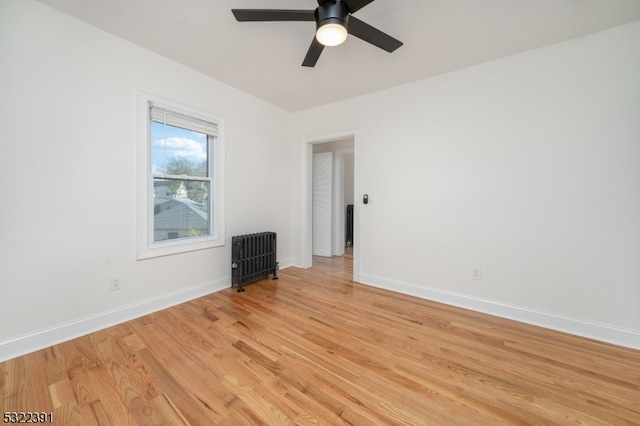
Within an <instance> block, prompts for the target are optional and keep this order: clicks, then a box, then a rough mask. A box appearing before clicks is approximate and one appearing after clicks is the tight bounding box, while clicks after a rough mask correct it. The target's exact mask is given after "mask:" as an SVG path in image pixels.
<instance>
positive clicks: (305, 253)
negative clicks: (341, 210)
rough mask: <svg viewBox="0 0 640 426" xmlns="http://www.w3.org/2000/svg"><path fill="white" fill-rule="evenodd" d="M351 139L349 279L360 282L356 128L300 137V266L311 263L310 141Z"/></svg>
mask: <svg viewBox="0 0 640 426" xmlns="http://www.w3.org/2000/svg"><path fill="white" fill-rule="evenodd" d="M349 138H351V139H353V197H354V203H353V204H354V205H353V281H355V282H360V203H359V202H358V197H359V194H360V161H359V159H360V138H359V137H358V132H357V131H353V130H351V131H345V132H342V133H334V134H330V135H324V136H316V137H310V138H304V139H303V140H302V149H301V154H302V159H301V161H302V166H301V168H302V197H301V199H302V200H301V202H302V206H301V213H302V217H301V218H300V223H301V232H300V235H301V241H300V246H301V248H302V267H303V268H305V269H306V268H310V267H311V266H312V265H313V247H312V244H313V218H312V214H313V174H312V173H313V145H314V144H318V143H325V142H332V141H336V140H340V139H349Z"/></svg>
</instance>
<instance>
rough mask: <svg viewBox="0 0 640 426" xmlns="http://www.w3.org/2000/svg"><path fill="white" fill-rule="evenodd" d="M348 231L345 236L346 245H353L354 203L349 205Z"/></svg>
mask: <svg viewBox="0 0 640 426" xmlns="http://www.w3.org/2000/svg"><path fill="white" fill-rule="evenodd" d="M346 225H347V226H346V227H345V230H346V233H347V235H346V236H345V240H346V246H347V247H351V246H352V245H353V204H348V205H347V220H346Z"/></svg>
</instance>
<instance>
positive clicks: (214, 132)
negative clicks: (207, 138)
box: [149, 103, 218, 136]
mask: <svg viewBox="0 0 640 426" xmlns="http://www.w3.org/2000/svg"><path fill="white" fill-rule="evenodd" d="M149 110H150V116H151V120H153V121H156V122H158V123H165V124H168V125H170V126H175V127H180V128H181V129H189V130H193V131H195V132H200V133H204V134H207V135H211V136H218V122H217V121H209V120H203V119H200V118H197V117H194V116H193V115H186V114H182V113H180V112H177V111H174V110H171V109H167V108H165V107H163V106H161V105H156V104H153V103H149Z"/></svg>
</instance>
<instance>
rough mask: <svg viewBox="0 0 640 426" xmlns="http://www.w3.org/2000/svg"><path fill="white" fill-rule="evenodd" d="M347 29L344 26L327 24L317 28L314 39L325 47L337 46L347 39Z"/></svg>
mask: <svg viewBox="0 0 640 426" xmlns="http://www.w3.org/2000/svg"><path fill="white" fill-rule="evenodd" d="M347 34H348V33H347V29H346V28H345V27H344V25H341V24H337V23H328V24H324V25H322V26H320V27H318V30H317V31H316V39H317V40H318V42H319V43H320V44H323V45H325V46H330V47H331V46H338V45H340V44H342V43H344V41H345V40H346V39H347Z"/></svg>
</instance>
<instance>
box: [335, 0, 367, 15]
mask: <svg viewBox="0 0 640 426" xmlns="http://www.w3.org/2000/svg"><path fill="white" fill-rule="evenodd" d="M371 2H373V0H342V3H344V4H346V5H347V7H348V8H349V12H350V13H354V12H355V11H357V10H360V9H362V8H363V7H365V6H366V5H368V4H369V3H371Z"/></svg>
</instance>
